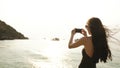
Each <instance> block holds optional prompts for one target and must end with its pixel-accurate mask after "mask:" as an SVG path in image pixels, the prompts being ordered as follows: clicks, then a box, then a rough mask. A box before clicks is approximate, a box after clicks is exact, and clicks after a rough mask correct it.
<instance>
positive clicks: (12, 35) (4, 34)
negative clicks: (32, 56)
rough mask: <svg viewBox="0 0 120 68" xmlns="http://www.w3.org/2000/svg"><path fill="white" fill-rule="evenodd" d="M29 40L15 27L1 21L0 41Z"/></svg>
mask: <svg viewBox="0 0 120 68" xmlns="http://www.w3.org/2000/svg"><path fill="white" fill-rule="evenodd" d="M13 39H28V38H27V37H25V36H24V35H23V34H21V33H20V32H17V31H16V30H15V29H14V28H13V27H11V26H10V25H7V24H6V23H5V22H3V21H1V20H0V40H13Z"/></svg>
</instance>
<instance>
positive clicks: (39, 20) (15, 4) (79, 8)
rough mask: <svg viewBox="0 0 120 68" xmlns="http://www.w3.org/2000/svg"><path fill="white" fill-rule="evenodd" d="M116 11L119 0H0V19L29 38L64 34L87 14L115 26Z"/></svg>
mask: <svg viewBox="0 0 120 68" xmlns="http://www.w3.org/2000/svg"><path fill="white" fill-rule="evenodd" d="M119 12H120V0H0V20H2V21H5V22H6V23H7V24H9V25H11V26H12V27H14V28H15V29H16V30H17V31H19V32H21V33H23V34H24V35H25V36H27V37H29V38H32V39H33V38H34V39H37V38H46V37H47V38H52V37H62V38H65V37H68V36H69V35H70V31H71V30H72V29H73V28H84V25H85V24H86V22H87V20H88V19H89V18H91V17H98V18H100V19H101V20H102V22H103V24H104V25H117V24H119V22H120V19H119V18H120V13H119Z"/></svg>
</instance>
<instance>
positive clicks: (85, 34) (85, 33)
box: [81, 29, 87, 37]
mask: <svg viewBox="0 0 120 68" xmlns="http://www.w3.org/2000/svg"><path fill="white" fill-rule="evenodd" d="M81 34H83V35H84V36H85V37H87V32H86V31H85V30H84V29H82V32H81Z"/></svg>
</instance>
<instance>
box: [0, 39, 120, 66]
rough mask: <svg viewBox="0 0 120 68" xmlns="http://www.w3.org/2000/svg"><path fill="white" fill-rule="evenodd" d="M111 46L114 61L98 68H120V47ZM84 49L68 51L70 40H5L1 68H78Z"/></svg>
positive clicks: (1, 46) (0, 46)
mask: <svg viewBox="0 0 120 68" xmlns="http://www.w3.org/2000/svg"><path fill="white" fill-rule="evenodd" d="M110 44H111V45H110V49H111V51H112V56H113V60H112V61H108V63H103V62H102V63H98V64H97V68H120V45H115V44H114V43H110ZM82 48H83V46H81V47H78V48H74V49H68V40H60V41H51V40H4V41H0V68H78V65H79V64H80V62H81V59H82V54H81V50H82Z"/></svg>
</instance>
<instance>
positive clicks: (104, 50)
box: [88, 17, 112, 63]
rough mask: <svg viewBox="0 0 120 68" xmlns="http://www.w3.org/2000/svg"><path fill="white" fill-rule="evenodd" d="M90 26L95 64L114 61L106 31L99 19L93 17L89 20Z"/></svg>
mask: <svg viewBox="0 0 120 68" xmlns="http://www.w3.org/2000/svg"><path fill="white" fill-rule="evenodd" d="M88 26H89V28H90V32H91V35H92V42H93V46H94V54H93V60H94V62H95V63H98V62H99V60H100V61H101V62H107V59H110V60H112V56H111V51H110V49H109V46H108V41H107V35H106V30H105V28H104V26H103V24H102V22H101V20H100V19H99V18H96V17H93V18H90V19H89V20H88Z"/></svg>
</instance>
